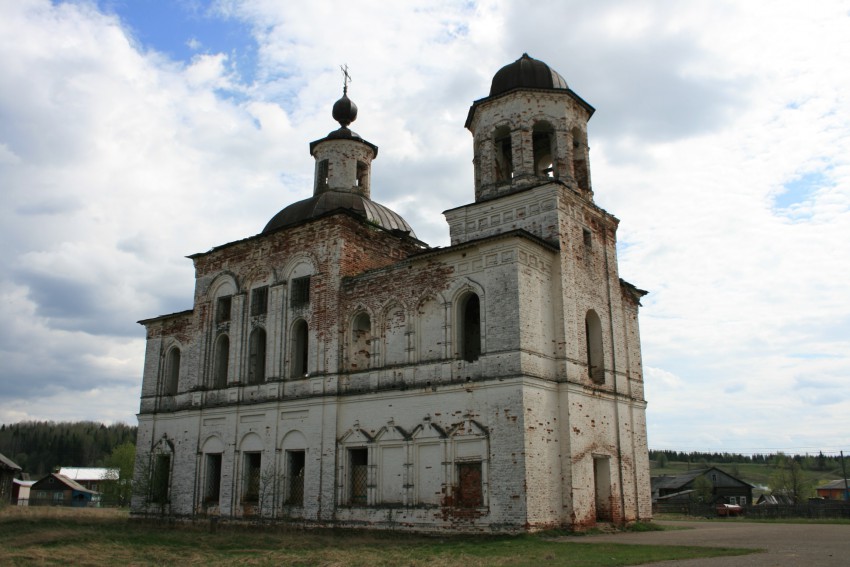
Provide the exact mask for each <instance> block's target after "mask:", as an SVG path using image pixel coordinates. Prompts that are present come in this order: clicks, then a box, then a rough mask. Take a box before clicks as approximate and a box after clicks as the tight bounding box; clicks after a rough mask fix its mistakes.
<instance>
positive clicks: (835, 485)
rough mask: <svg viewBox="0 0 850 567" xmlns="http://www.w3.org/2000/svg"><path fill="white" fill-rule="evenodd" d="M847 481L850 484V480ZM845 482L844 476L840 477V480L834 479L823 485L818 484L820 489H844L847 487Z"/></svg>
mask: <svg viewBox="0 0 850 567" xmlns="http://www.w3.org/2000/svg"><path fill="white" fill-rule="evenodd" d="M846 482H847V483H848V484H850V480H847V481H846ZM844 483H845V480H844V479H843V478H839V479H838V480H832V481H830V482H827V483H826V484H824V485H823V486H818V487H817V489H818V490H844V489H845V488H847V485H846V484H844Z"/></svg>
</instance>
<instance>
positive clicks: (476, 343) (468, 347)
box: [459, 293, 481, 362]
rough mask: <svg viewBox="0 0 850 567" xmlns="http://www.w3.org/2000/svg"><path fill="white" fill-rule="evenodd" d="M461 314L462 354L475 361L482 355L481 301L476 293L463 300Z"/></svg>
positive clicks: (463, 356)
mask: <svg viewBox="0 0 850 567" xmlns="http://www.w3.org/2000/svg"><path fill="white" fill-rule="evenodd" d="M460 316H461V322H460V333H459V335H460V336H459V338H460V356H461V358H462V359H463V360H465V361H467V362H474V361H476V360H478V357H479V356H480V355H481V302H480V300H479V299H478V296H477V295H476V294H474V293H470V294H468V295H467V296H466V297H465V298H464V299H463V300H462V303H461V309H460Z"/></svg>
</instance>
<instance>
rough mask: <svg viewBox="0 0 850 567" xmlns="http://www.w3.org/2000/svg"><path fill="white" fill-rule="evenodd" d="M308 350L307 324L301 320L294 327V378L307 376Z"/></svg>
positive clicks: (292, 353) (292, 354)
mask: <svg viewBox="0 0 850 567" xmlns="http://www.w3.org/2000/svg"><path fill="white" fill-rule="evenodd" d="M308 349H309V344H308V340H307V322H306V321H304V319H299V320H298V321H296V322H295V324H293V325H292V352H291V353H290V357H291V360H292V378H303V377H304V376H306V375H307V372H308V369H307V360H308Z"/></svg>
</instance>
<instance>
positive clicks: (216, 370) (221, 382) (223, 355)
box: [213, 335, 230, 388]
mask: <svg viewBox="0 0 850 567" xmlns="http://www.w3.org/2000/svg"><path fill="white" fill-rule="evenodd" d="M229 363H230V339H229V338H228V336H227V335H220V336H219V337H218V339H216V341H215V355H214V358H213V388H224V387H226V386H227V367H228V365H229Z"/></svg>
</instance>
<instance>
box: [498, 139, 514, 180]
mask: <svg viewBox="0 0 850 567" xmlns="http://www.w3.org/2000/svg"><path fill="white" fill-rule="evenodd" d="M493 145H494V148H493V149H494V150H495V151H494V152H493V153H494V157H495V160H496V163H495V166H496V183H510V182H511V179H512V178H513V176H514V160H513V148H512V145H511V131H510V129H509V128H508V127H507V126H500V127H498V128H496V131H495V132H494V133H493Z"/></svg>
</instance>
